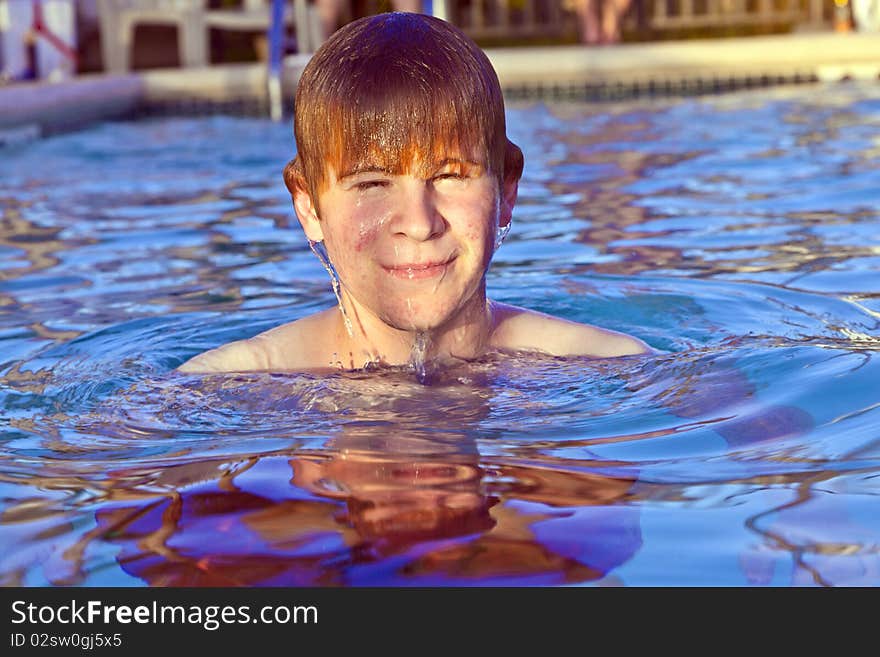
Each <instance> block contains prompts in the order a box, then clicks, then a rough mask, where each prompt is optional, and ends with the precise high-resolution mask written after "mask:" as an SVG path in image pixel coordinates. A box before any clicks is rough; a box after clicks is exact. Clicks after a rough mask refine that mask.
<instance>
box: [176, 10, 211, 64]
mask: <svg viewBox="0 0 880 657" xmlns="http://www.w3.org/2000/svg"><path fill="white" fill-rule="evenodd" d="M177 30H178V44H179V47H180V59H181V64H183V66H184V67H185V68H189V67H192V66H207V65H208V64H209V63H210V61H209V60H210V55H209V53H208V27H207V26H206V25H205V20H204V16H203V14H202V12H201V11H187V12H184V13H183V15H182V17H181V20H180V22H179V23H178V24H177Z"/></svg>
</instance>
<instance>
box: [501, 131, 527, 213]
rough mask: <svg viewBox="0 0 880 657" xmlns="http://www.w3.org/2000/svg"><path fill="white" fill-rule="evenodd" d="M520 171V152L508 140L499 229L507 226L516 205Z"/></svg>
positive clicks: (521, 165)
mask: <svg viewBox="0 0 880 657" xmlns="http://www.w3.org/2000/svg"><path fill="white" fill-rule="evenodd" d="M522 171H523V154H522V151H521V150H520V149H519V146H517V145H516V144H514V143H513V142H512V141H509V140H508V142H507V150H506V152H505V154H504V180H503V181H502V183H501V217H500V218H499V220H498V225H499V226H501V227H503V226H506V225H508V224H509V223H510V220H511V219H512V218H513V207H514V206H515V205H516V195H517V192H518V191H519V179H520V177H521V176H522Z"/></svg>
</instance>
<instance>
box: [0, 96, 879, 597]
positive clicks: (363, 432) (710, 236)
mask: <svg viewBox="0 0 880 657" xmlns="http://www.w3.org/2000/svg"><path fill="white" fill-rule="evenodd" d="M508 109H509V111H508V114H509V124H510V133H511V136H512V138H513V139H514V140H515V141H516V142H518V143H519V144H520V145H521V146H522V148H523V151H524V153H525V156H526V169H525V174H524V179H523V181H522V184H521V187H520V200H519V204H518V206H517V209H516V211H515V213H514V221H513V229H512V231H511V233H510V235H509V236H508V238H507V241H506V242H505V244H504V246H503V247H502V248H501V250H500V251H499V252H498V253H497V255H496V258H495V262H494V264H493V268H492V270H491V272H490V274H489V278H488V284H489V292H490V296H492V298H494V299H497V300H499V301H505V302H510V303H514V304H519V305H524V306H528V307H531V308H534V309H537V310H541V311H545V312H549V313H553V314H556V315H560V316H563V317H567V318H570V319H574V320H579V321H586V322H591V323H596V324H599V325H602V326H605V327H608V328H612V329H616V330H621V331H625V332H627V333H631V334H633V335H636V336H638V337H640V338H642V339H643V340H645V341H647V342H648V343H650V344H651V345H652V346H654V347H656V348H657V349H658V350H660V353H659V354H658V355H653V356H644V357H628V358H621V359H611V360H587V359H556V358H539V357H526V356H519V357H513V356H512V357H507V358H498V357H494V358H486V359H485V360H483V361H480V362H476V363H472V364H471V365H469V366H466V367H462V368H458V369H455V370H448V371H441V372H437V373H436V374H435V375H434V377H433V378H432V380H431V382H430V385H421V384H420V383H418V382H417V380H416V377H415V375H414V373H413V372H410V371H407V370H406V369H405V368H404V369H396V370H388V371H370V372H354V373H347V374H335V375H317V374H309V373H304V374H291V373H260V374H240V375H213V376H204V377H202V376H193V375H181V374H178V373H175V372H174V368H175V367H176V366H177V365H179V364H180V363H181V362H183V361H184V360H185V359H187V358H189V357H190V356H192V355H194V354H196V353H198V352H200V351H202V350H204V349H207V348H210V347H214V346H217V345H219V344H222V343H225V342H227V341H229V340H232V339H237V338H243V337H247V336H250V335H253V334H255V333H257V332H259V331H262V330H264V329H266V328H269V327H271V326H274V325H276V324H279V323H282V322H285V321H289V320H292V319H295V318H298V317H302V316H304V315H306V314H309V313H311V312H313V311H315V310H317V309H321V308H324V307H327V306H329V305H332V304H333V303H334V298H333V294H332V290H331V288H330V285H329V282H328V280H327V277H326V273H325V272H324V270H323V268H322V267H321V265H320V264H319V263H318V262H317V260H316V259H315V257H314V256H313V254H312V253H311V252H310V250H309V248H308V244H307V242H306V240H305V237H304V235H303V234H302V232H301V230H300V229H299V227H298V225H297V223H296V220H295V217H294V215H293V211H292V207H291V205H290V200H289V196H288V194H287V192H286V190H285V189H284V186H283V183H282V181H281V169H282V167H283V165H284V163H286V162H287V160H288V159H290V157H291V156H292V154H293V139H292V135H291V129H290V125H289V124H282V125H276V124H272V123H270V122H269V121H261V120H255V119H242V118H232V117H210V118H198V119H185V118H173V119H156V120H148V121H139V122H117V123H107V124H102V125H97V126H94V127H91V128H88V129H85V130H82V131H80V132H77V133H73V134H67V135H62V136H55V137H51V138H46V139H43V140H40V141H34V142H31V143H28V144H22V145H17V146H14V147H7V148H5V149H4V150H0V209H2V224H0V405H2V409H3V414H2V422H0V495H2V507H0V526H2V528H0V583H3V584H6V585H16V584H17V585H27V586H36V585H57V586H66V585H79V586H92V585H121V586H129V585H132V586H137V585H153V586H163V585H245V586H263V585H328V586H329V585H344V586H359V585H431V586H434V585H436V586H440V585H496V584H520V585H532V584H536V585H537V584H540V585H548V584H549V585H561V584H574V585H635V586H646V585H664V586H670V585H721V586H751V585H757V586H828V585H831V586H834V585H857V586H877V585H880V513H878V508H880V507H878V494H880V383H878V382H880V360H878V352H880V191H878V190H880V157H878V156H880V86H878V85H876V84H867V85H856V84H835V85H828V86H823V85H816V86H808V87H797V88H792V89H786V88H782V89H775V90H762V91H758V92H743V93H737V94H733V95H725V96H718V97H708V98H700V99H683V100H666V101H662V102H657V103H648V102H641V103H636V104H619V105H610V104H603V105H583V104H557V105H547V104H542V103H538V102H535V103H529V104H515V105H511V106H510V107H509V108H508Z"/></svg>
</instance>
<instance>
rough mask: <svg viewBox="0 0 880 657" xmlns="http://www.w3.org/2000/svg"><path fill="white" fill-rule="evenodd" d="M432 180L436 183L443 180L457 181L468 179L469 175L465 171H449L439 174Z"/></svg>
mask: <svg viewBox="0 0 880 657" xmlns="http://www.w3.org/2000/svg"><path fill="white" fill-rule="evenodd" d="M431 180H432V182H434V184H437V183H442V182H456V181H462V180H467V176H466V175H465V174H463V173H458V172H456V171H447V172H446V173H440V174H437V175H436V176H434V177H433V178H432V179H431Z"/></svg>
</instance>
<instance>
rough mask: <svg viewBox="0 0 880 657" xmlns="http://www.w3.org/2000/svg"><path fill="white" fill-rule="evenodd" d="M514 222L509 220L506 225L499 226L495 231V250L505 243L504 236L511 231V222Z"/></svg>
mask: <svg viewBox="0 0 880 657" xmlns="http://www.w3.org/2000/svg"><path fill="white" fill-rule="evenodd" d="M511 223H512V222H509V221H508V222H507V225H506V226H499V227H498V230H497V231H495V251H497V250H498V249H500V248H501V245H502V244H503V243H504V238H505V237H507V233H509V232H510V224H511Z"/></svg>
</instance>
